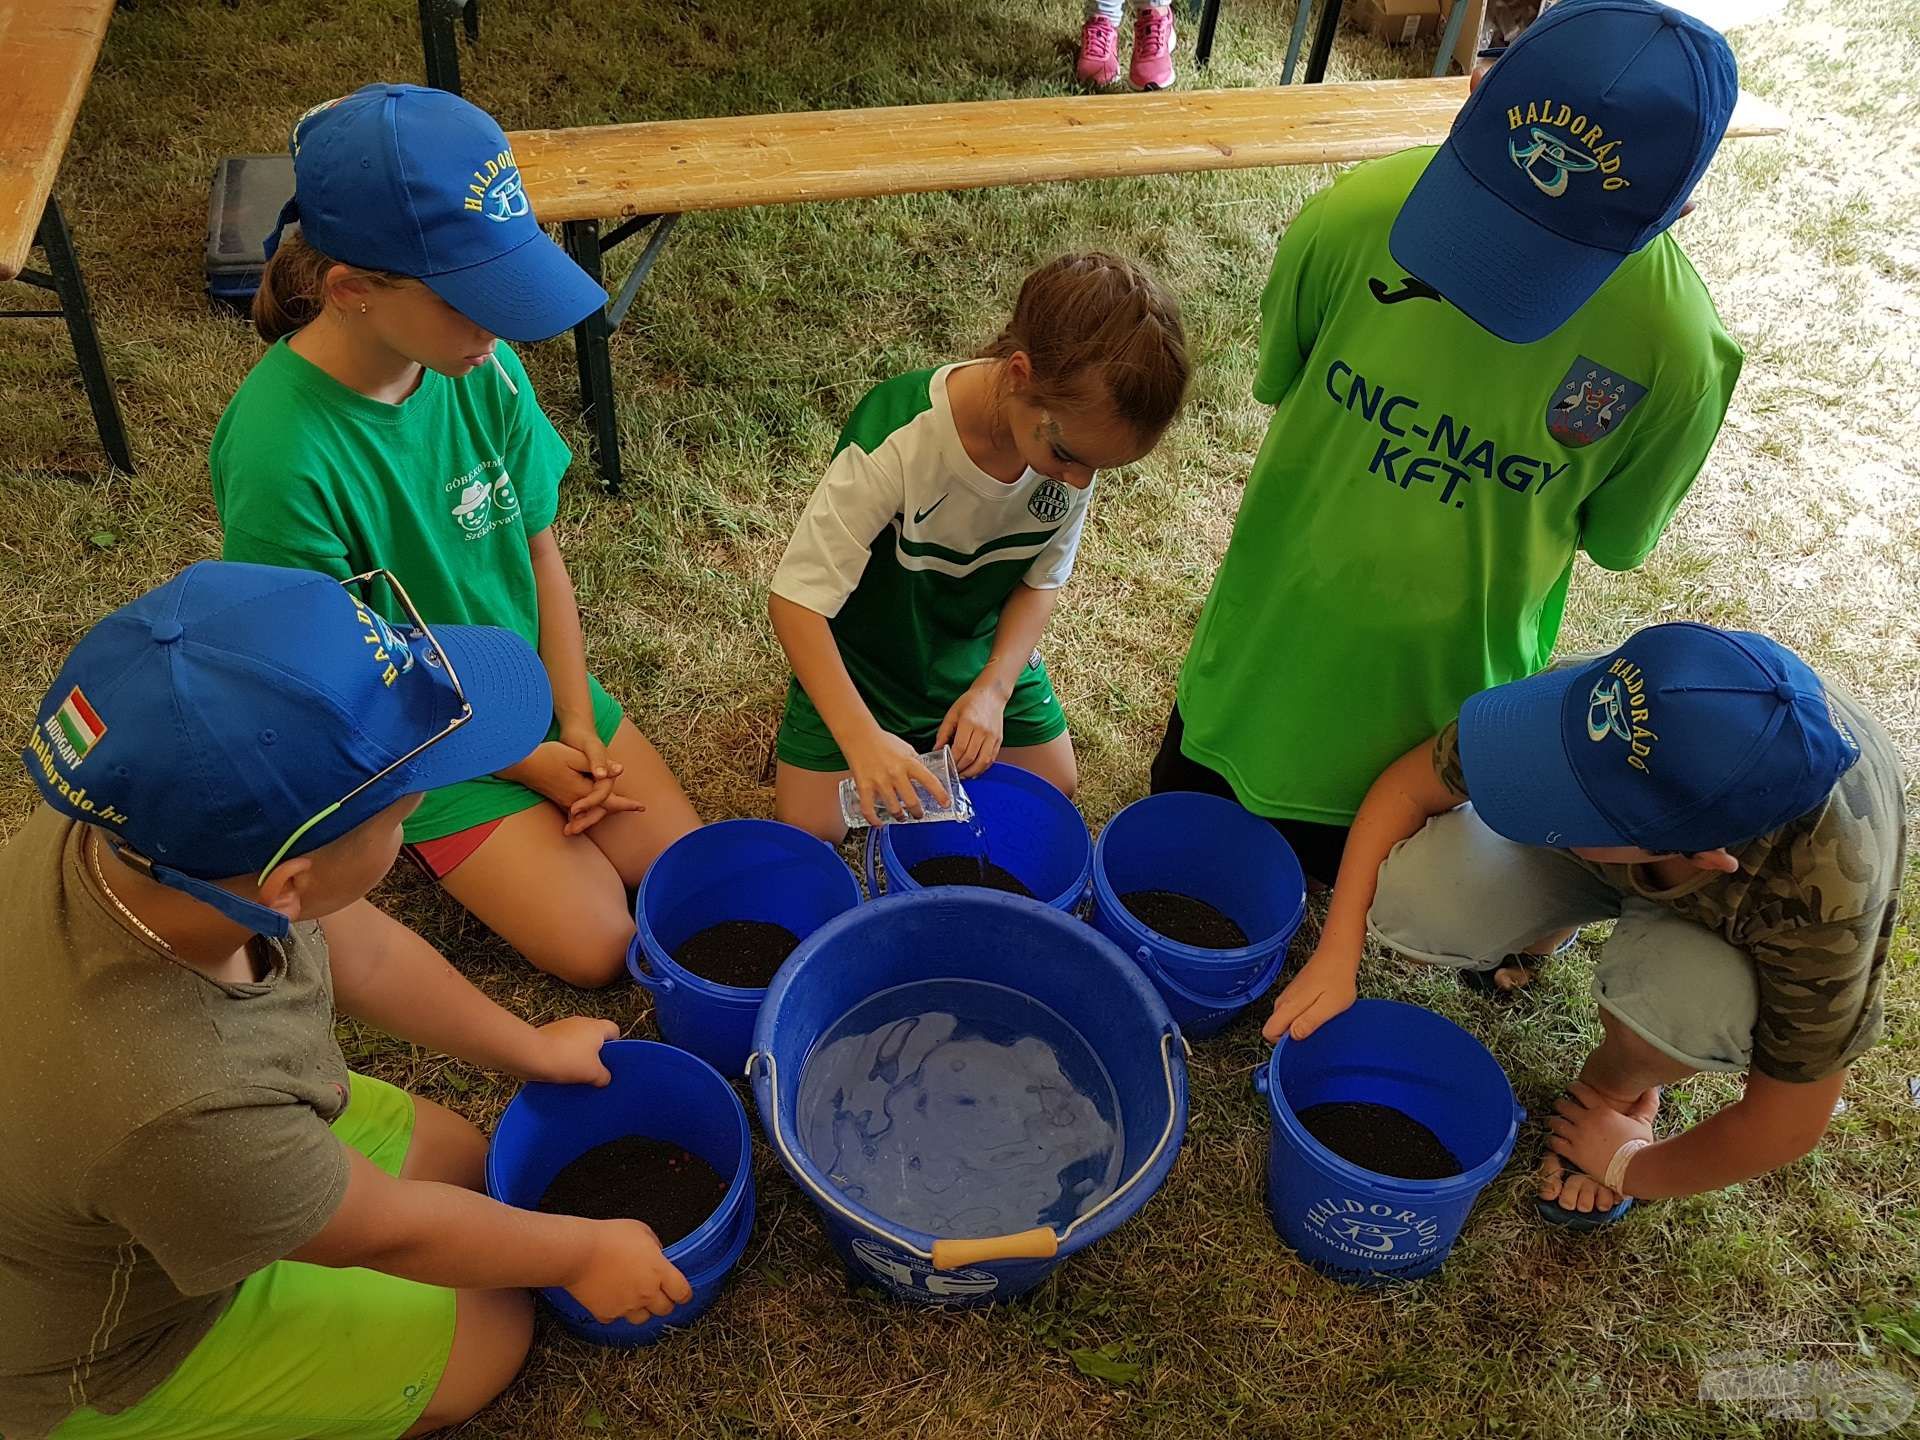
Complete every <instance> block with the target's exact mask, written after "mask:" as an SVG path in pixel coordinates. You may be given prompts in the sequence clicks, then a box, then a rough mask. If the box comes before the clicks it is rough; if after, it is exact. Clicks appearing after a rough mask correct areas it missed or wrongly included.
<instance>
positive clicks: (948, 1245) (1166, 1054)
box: [747, 1025, 1190, 1270]
mask: <svg viewBox="0 0 1920 1440" xmlns="http://www.w3.org/2000/svg"><path fill="white" fill-rule="evenodd" d="M1176 1040H1178V1041H1179V1042H1180V1044H1181V1046H1182V1048H1183V1050H1190V1047H1188V1046H1187V1043H1186V1037H1185V1036H1183V1035H1182V1034H1181V1033H1180V1030H1179V1027H1178V1026H1175V1025H1168V1026H1167V1028H1166V1029H1165V1030H1163V1031H1161V1032H1160V1070H1161V1075H1162V1076H1163V1078H1164V1079H1165V1080H1166V1084H1167V1123H1166V1125H1165V1126H1164V1127H1163V1128H1162V1129H1161V1131H1160V1138H1159V1140H1158V1141H1156V1142H1155V1144H1154V1147H1153V1150H1152V1152H1151V1153H1150V1154H1149V1155H1148V1156H1147V1158H1146V1159H1144V1160H1142V1161H1141V1162H1140V1168H1139V1169H1137V1170H1135V1171H1134V1172H1133V1174H1131V1175H1129V1176H1128V1177H1127V1178H1126V1180H1125V1182H1124V1183H1122V1184H1120V1185H1118V1186H1116V1187H1115V1188H1114V1191H1113V1193H1112V1194H1111V1195H1109V1196H1107V1198H1106V1199H1104V1200H1102V1201H1101V1202H1100V1203H1099V1204H1098V1205H1096V1206H1094V1207H1093V1208H1092V1209H1091V1210H1089V1211H1087V1213H1086V1214H1084V1215H1079V1216H1075V1217H1074V1220H1073V1222H1072V1223H1071V1224H1069V1225H1068V1226H1067V1228H1066V1229H1064V1230H1061V1231H1058V1232H1056V1231H1054V1230H1051V1229H1049V1228H1048V1227H1047V1226H1044V1225H1042V1226H1038V1227H1036V1228H1035V1229H1032V1230H1022V1231H1020V1232H1019V1233H1017V1234H1013V1235H992V1236H988V1237H986V1238H985V1239H981V1240H936V1241H934V1242H933V1248H932V1249H931V1250H925V1249H922V1248H921V1247H920V1246H918V1245H916V1244H914V1243H913V1242H912V1241H911V1240H909V1239H907V1238H906V1237H905V1236H903V1235H899V1234H896V1233H895V1232H894V1231H892V1230H889V1229H887V1228H886V1226H884V1225H878V1224H875V1223H874V1222H873V1221H872V1220H869V1219H868V1218H867V1217H866V1216H864V1215H862V1214H860V1213H858V1212H857V1211H855V1210H852V1209H850V1208H849V1207H848V1206H847V1205H846V1203H845V1202H844V1201H842V1200H841V1199H840V1197H839V1196H838V1195H836V1194H834V1193H832V1192H830V1191H829V1190H827V1189H826V1188H825V1187H823V1186H820V1185H816V1184H815V1183H814V1182H813V1180H812V1178H811V1177H810V1176H808V1174H807V1172H806V1170H805V1168H804V1167H802V1166H801V1164H800V1162H799V1161H798V1160H797V1159H796V1158H795V1156H794V1153H793V1148H792V1146H790V1145H789V1144H788V1143H787V1136H786V1132H785V1131H783V1130H782V1129H781V1128H780V1077H779V1074H778V1071H777V1069H776V1067H775V1064H774V1059H773V1056H772V1054H771V1053H769V1052H768V1051H765V1050H755V1051H754V1052H753V1053H752V1054H750V1055H749V1056H747V1078H748V1079H749V1080H751V1079H752V1078H753V1070H754V1062H755V1061H761V1062H763V1063H764V1064H765V1065H766V1067H767V1098H768V1102H769V1103H768V1105H767V1116H766V1118H767V1119H768V1121H769V1122H770V1123H769V1124H768V1126H767V1130H768V1134H769V1136H770V1138H771V1139H772V1140H773V1146H774V1149H776V1150H778V1151H779V1152H780V1159H781V1160H782V1161H783V1162H784V1163H785V1165H786V1167H787V1173H788V1174H790V1175H792V1176H793V1177H794V1178H795V1179H796V1180H798V1181H799V1182H800V1186H801V1188H802V1189H804V1190H805V1191H806V1192H807V1193H808V1194H809V1195H810V1196H812V1197H813V1200H814V1202H815V1203H816V1204H819V1205H824V1206H825V1207H826V1208H827V1209H829V1210H831V1211H833V1212H834V1214H836V1215H838V1216H840V1218H841V1219H843V1220H845V1221H847V1222H848V1223H849V1224H851V1225H857V1226H859V1227H860V1228H861V1229H862V1230H865V1231H866V1232H867V1233H868V1234H869V1235H872V1236H874V1237H876V1238H877V1239H881V1240H884V1241H886V1242H887V1243H888V1244H889V1245H894V1246H898V1247H899V1248H900V1249H902V1250H905V1251H906V1252H907V1253H908V1254H909V1255H913V1256H916V1257H917V1258H919V1259H921V1260H925V1261H927V1262H928V1263H929V1264H931V1265H932V1266H933V1267H934V1268H935V1269H936V1270H949V1269H952V1268H954V1267H955V1266H958V1265H969V1264H977V1263H980V1262H982V1261H988V1260H1013V1259H1036V1260H1050V1259H1052V1258H1053V1257H1054V1256H1055V1255H1056V1254H1058V1253H1059V1250H1060V1246H1061V1245H1063V1244H1065V1243H1066V1242H1067V1241H1068V1240H1070V1239H1071V1238H1072V1237H1073V1232H1074V1231H1076V1230H1078V1229H1079V1228H1080V1227H1081V1226H1082V1225H1085V1224H1087V1223H1088V1222H1089V1221H1090V1220H1093V1219H1094V1218H1095V1217H1096V1216H1098V1215H1100V1214H1101V1213H1102V1212H1104V1211H1106V1210H1107V1209H1109V1208H1111V1207H1112V1206H1114V1205H1117V1204H1118V1203H1119V1202H1120V1201H1121V1200H1122V1199H1124V1198H1125V1197H1126V1195H1127V1194H1128V1192H1130V1191H1131V1190H1132V1189H1133V1188H1134V1186H1136V1185H1138V1184H1139V1183H1140V1181H1141V1180H1142V1179H1143V1178H1145V1176H1146V1174H1147V1172H1148V1171H1149V1170H1151V1169H1153V1167H1154V1166H1155V1165H1156V1164H1157V1163H1158V1162H1159V1160H1160V1157H1161V1156H1162V1155H1163V1154H1165V1153H1166V1149H1167V1146H1168V1145H1169V1144H1171V1143H1172V1142H1173V1138H1174V1128H1175V1125H1176V1124H1177V1122H1178V1120H1179V1113H1178V1112H1179V1104H1178V1101H1179V1098H1180V1097H1179V1091H1178V1089H1177V1087H1176V1086H1175V1085H1174V1081H1173V1042H1174V1041H1176ZM1042 1236H1045V1237H1047V1242H1050V1243H1049V1244H1048V1248H1046V1249H1045V1250H1042V1249H1041V1248H1040V1247H1041V1245H1042V1244H1043V1243H1045V1242H1043V1241H1042V1239H1041V1237H1042Z"/></svg>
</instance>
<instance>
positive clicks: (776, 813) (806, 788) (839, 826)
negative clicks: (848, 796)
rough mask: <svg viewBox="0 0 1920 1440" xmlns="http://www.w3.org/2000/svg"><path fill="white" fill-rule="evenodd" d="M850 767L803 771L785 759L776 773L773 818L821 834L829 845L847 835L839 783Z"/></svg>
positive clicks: (776, 769)
mask: <svg viewBox="0 0 1920 1440" xmlns="http://www.w3.org/2000/svg"><path fill="white" fill-rule="evenodd" d="M852 773H853V772H852V771H851V770H802V769H801V768H800V767H799V766H798V765H789V764H788V763H787V762H786V761H784V760H782V761H781V762H780V763H779V765H778V766H777V767H776V768H775V770H774V776H773V818H774V819H776V820H780V821H783V822H785V823H786V824H788V825H797V826H799V827H800V828H801V829H802V830H805V831H806V832H807V833H808V834H809V835H818V836H819V837H820V838H821V839H822V840H824V841H826V842H827V843H828V844H829V845H838V844H839V843H840V842H841V841H842V840H844V839H846V838H847V827H846V824H845V823H844V822H843V821H842V820H841V819H840V782H841V781H842V780H845V779H846V778H848V776H850V775H851V774H852Z"/></svg>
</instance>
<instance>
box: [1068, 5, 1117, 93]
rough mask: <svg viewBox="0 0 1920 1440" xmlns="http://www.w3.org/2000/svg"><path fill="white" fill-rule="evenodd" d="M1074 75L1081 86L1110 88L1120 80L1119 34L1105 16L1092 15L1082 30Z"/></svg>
mask: <svg viewBox="0 0 1920 1440" xmlns="http://www.w3.org/2000/svg"><path fill="white" fill-rule="evenodd" d="M1073 73H1074V76H1075V78H1076V79H1078V80H1079V81H1080V83H1081V84H1082V85H1093V86H1105V85H1111V84H1113V82H1114V81H1115V80H1117V79H1119V78H1120V31H1119V29H1118V28H1117V27H1116V26H1115V25H1114V23H1113V22H1112V21H1111V20H1109V19H1107V17H1106V16H1104V15H1094V16H1090V17H1089V18H1088V20H1087V23H1086V25H1085V26H1084V27H1083V28H1082V29H1081V31H1080V62H1079V64H1077V65H1075V66H1074V67H1073Z"/></svg>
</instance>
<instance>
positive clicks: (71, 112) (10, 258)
mask: <svg viewBox="0 0 1920 1440" xmlns="http://www.w3.org/2000/svg"><path fill="white" fill-rule="evenodd" d="M113 5H114V0H0V74H4V75H5V76H6V77H7V81H6V84H7V95H6V99H5V102H4V103H3V104H0V280H18V281H20V282H21V283H23V284H27V285H32V286H34V287H35V288H37V289H41V290H50V291H52V292H53V294H54V296H55V298H56V299H57V300H58V301H59V307H60V308H59V309H57V310H0V317H4V318H8V319H31V320H65V321H66V322H67V332H68V334H69V335H70V336H71V337H72V340H73V353H74V358H75V360H77V361H78V362H79V366H80V378H81V380H82V382H83V383H84V384H85V385H86V390H87V403H88V404H89V405H91V406H92V407H93V419H94V424H95V425H96V426H98V427H99V430H100V443H101V445H102V446H103V447H104V448H105V450H106V452H107V458H108V460H109V461H110V462H111V463H112V464H113V465H114V466H115V467H117V468H118V469H121V470H124V471H126V472H128V473H129V474H131V473H132V471H133V456H132V454H131V452H130V451H129V449H128V447H127V431H126V426H125V424H124V423H123V422H122V421H121V418H120V402H119V399H118V398H117V397H116V396H115V394H114V390H113V380H112V377H111V376H109V375H108V374H107V365H106V360H105V359H104V358H103V357H102V355H101V353H100V337H99V334H98V333H97V332H96V331H95V329H94V325H93V309H92V306H91V304H90V303H89V301H88V299H87V287H86V282H85V280H84V279H83V278H82V277H81V274H80V266H79V264H78V262H77V261H76V260H75V258H74V253H73V237H72V234H71V232H69V230H68V229H67V222H66V217H65V216H63V215H62V214H61V213H60V205H59V202H58V201H56V200H55V199H54V196H53V181H54V176H55V175H56V174H58V172H59V169H60V160H61V157H62V156H64V155H65V154H66V151H67V141H68V140H69V139H70V138H71V137H72V135H73V122H74V117H75V116H76V115H78V114H79V113H80V102H81V100H83V99H84V98H85V97H86V93H87V85H88V82H89V81H90V80H91V79H92V78H93V65H94V61H95V60H96V59H97V58H98V57H99V54H100V45H101V42H102V41H104V40H105V39H106V34H107V22H108V21H109V20H111V19H112V18H113ZM35 245H38V246H39V247H40V249H41V251H42V252H43V253H44V254H45V256H46V259H47V268H46V270H45V271H40V270H33V269H29V268H28V264H27V262H28V260H29V258H30V257H31V254H32V251H33V247H34V246H35Z"/></svg>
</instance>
